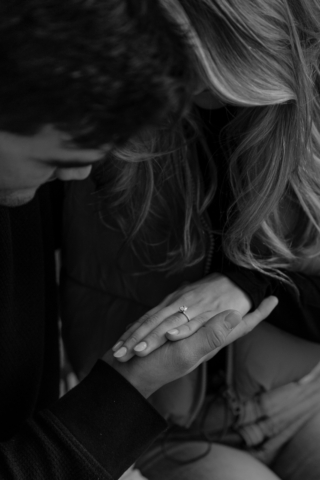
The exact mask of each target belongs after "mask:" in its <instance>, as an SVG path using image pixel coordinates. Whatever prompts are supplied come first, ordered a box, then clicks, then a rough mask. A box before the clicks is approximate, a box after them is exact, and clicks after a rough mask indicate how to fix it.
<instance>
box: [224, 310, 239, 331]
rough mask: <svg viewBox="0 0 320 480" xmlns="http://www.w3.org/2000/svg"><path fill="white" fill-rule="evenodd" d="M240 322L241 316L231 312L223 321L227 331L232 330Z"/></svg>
mask: <svg viewBox="0 0 320 480" xmlns="http://www.w3.org/2000/svg"><path fill="white" fill-rule="evenodd" d="M240 322H241V316H240V314H239V313H236V312H231V313H229V315H227V316H226V318H225V319H224V324H225V326H226V328H227V329H228V330H233V329H234V327H236V326H237V325H238V324H239V323H240Z"/></svg>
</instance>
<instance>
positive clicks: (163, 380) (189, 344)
mask: <svg viewBox="0 0 320 480" xmlns="http://www.w3.org/2000/svg"><path fill="white" fill-rule="evenodd" d="M277 303H278V300H277V299H276V298H275V297H268V298H267V299H265V300H264V301H263V302H262V303H261V305H260V306H259V308H258V309H257V310H255V311H254V312H253V313H252V314H249V315H247V316H246V321H243V320H242V317H241V315H240V313H239V312H237V311H234V310H227V311H225V312H221V313H219V314H218V315H216V316H215V317H213V318H212V319H211V320H209V321H206V322H204V323H203V324H201V325H200V324H199V325H198V328H197V330H195V331H194V332H193V334H192V335H191V336H189V337H188V338H185V339H184V340H180V341H175V342H172V341H171V342H167V343H165V344H164V345H162V346H161V347H160V348H158V349H156V350H154V351H153V352H152V353H150V354H149V355H148V356H146V357H137V356H135V357H133V358H131V359H130V360H129V361H128V362H124V363H122V362H119V361H118V360H117V359H116V358H114V356H113V354H112V351H109V352H107V353H106V354H105V355H104V357H103V358H102V359H103V360H104V361H106V362H107V363H109V364H110V365H111V366H113V367H114V368H115V369H116V370H117V371H118V372H119V373H120V374H121V375H123V376H124V377H125V378H126V379H127V380H128V381H129V382H130V383H131V384H132V385H133V386H134V387H136V388H137V390H139V392H140V393H141V394H142V395H144V396H145V397H146V398H147V397H149V396H150V395H151V394H152V393H154V392H155V391H156V390H158V389H159V388H160V387H162V386H163V385H165V384H167V383H169V382H172V381H174V380H176V379H177V378H180V377H183V376H184V375H187V374H188V373H190V372H191V371H192V370H194V369H195V368H196V367H197V366H198V365H200V363H202V362H204V361H206V360H209V359H210V358H212V357H213V356H214V355H216V354H217V353H218V352H219V351H220V350H221V348H223V347H224V346H226V345H228V344H229V343H231V342H233V341H235V340H237V339H238V338H239V337H241V336H243V335H245V334H247V333H249V332H250V331H251V330H252V329H253V328H254V327H255V326H256V325H258V323H260V322H261V321H262V320H263V319H264V318H266V317H267V316H268V315H269V314H270V313H271V311H272V310H273V309H274V308H275V306H276V305H277Z"/></svg>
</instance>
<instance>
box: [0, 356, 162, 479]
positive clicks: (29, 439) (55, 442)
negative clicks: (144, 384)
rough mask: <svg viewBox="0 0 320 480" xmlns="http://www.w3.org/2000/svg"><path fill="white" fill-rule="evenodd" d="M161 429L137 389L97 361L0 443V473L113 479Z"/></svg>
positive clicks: (3, 475) (157, 417)
mask: <svg viewBox="0 0 320 480" xmlns="http://www.w3.org/2000/svg"><path fill="white" fill-rule="evenodd" d="M165 428H166V422H165V421H164V420H163V418H162V417H161V416H160V415H159V414H158V413H157V412H156V411H155V410H154V409H153V407H152V406H151V405H150V404H149V403H148V402H147V401H146V400H145V399H144V398H143V397H142V396H141V395H140V394H139V392H138V391H137V390H136V389H135V388H134V387H132V385H131V384H130V383H129V382H127V381H126V380H125V379H124V378H123V377H122V376H121V375H120V374H118V373H117V372H116V371H115V370H114V369H112V368H111V367H109V366H108V365H107V364H105V362H103V361H101V360H99V361H98V362H97V364H96V365H95V366H94V368H93V370H92V372H91V373H90V374H89V375H88V376H87V377H86V378H85V379H84V381H83V382H81V383H80V384H79V385H78V386H77V387H75V388H74V389H73V390H71V391H70V392H69V393H68V394H67V395H65V396H64V397H62V398H61V399H60V400H59V401H58V402H57V403H56V404H54V406H52V407H51V408H49V409H46V410H44V411H42V412H41V413H39V414H37V415H36V416H35V417H34V419H32V420H30V421H28V422H26V423H25V424H24V426H23V428H22V429H20V430H19V433H17V434H16V435H14V437H13V438H11V439H10V440H8V441H4V442H2V443H1V444H0V478H3V479H9V478H10V479H17V480H18V479H19V480H25V479H30V480H31V479H32V480H44V479H46V480H58V479H59V480H72V479H74V480H93V479H97V480H98V479H99V480H103V479H116V478H118V477H119V476H121V474H122V473H123V472H124V471H125V470H127V469H128V468H129V467H130V465H132V463H134V461H135V460H137V458H138V457H139V456H140V455H141V454H142V453H143V451H144V450H145V449H146V448H147V447H148V446H149V444H150V443H151V442H152V441H153V440H154V439H155V438H156V436H157V435H158V434H160V433H161V432H162V431H163V430H164V429H165Z"/></svg>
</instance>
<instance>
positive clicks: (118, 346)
mask: <svg viewBox="0 0 320 480" xmlns="http://www.w3.org/2000/svg"><path fill="white" fill-rule="evenodd" d="M121 345H123V342H118V343H116V344H115V345H114V346H113V347H112V351H113V352H115V351H116V350H119V348H120V347H121Z"/></svg>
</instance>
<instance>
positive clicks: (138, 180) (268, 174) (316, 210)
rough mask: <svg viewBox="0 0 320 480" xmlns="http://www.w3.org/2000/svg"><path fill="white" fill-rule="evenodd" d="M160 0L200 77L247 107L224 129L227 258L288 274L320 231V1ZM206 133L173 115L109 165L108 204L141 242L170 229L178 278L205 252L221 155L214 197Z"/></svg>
mask: <svg viewBox="0 0 320 480" xmlns="http://www.w3.org/2000/svg"><path fill="white" fill-rule="evenodd" d="M161 3H162V6H163V8H164V9H165V11H166V12H167V14H168V16H170V17H171V18H172V19H174V20H175V21H176V22H177V24H178V25H179V26H180V28H181V29H182V30H183V32H184V34H185V35H186V37H187V38H188V42H189V43H190V45H191V46H192V51H193V53H194V63H195V68H196V70H197V72H198V75H199V76H200V77H201V78H202V80H203V81H204V82H205V84H206V85H207V86H208V88H209V89H210V90H211V91H212V93H213V94H214V95H215V96H216V97H218V98H219V99H220V100H222V101H223V102H225V103H228V104H230V103H231V104H233V105H236V106H237V114H236V116H235V118H234V119H233V120H232V122H231V123H230V124H229V125H228V126H227V128H226V138H227V139H228V142H227V145H228V149H229V152H228V162H229V178H230V185H231V188H232V192H233V198H234V203H233V204H232V205H231V206H230V209H229V212H228V220H227V223H226V227H225V230H224V232H223V246H224V251H225V253H226V255H227V256H228V257H229V259H231V260H232V261H233V262H235V263H236V264H238V265H242V266H245V267H248V268H256V269H258V270H260V271H264V272H267V273H270V274H272V275H281V273H280V271H279V269H288V268H289V269H290V268H293V266H294V264H295V262H296V261H297V259H299V258H302V257H304V256H306V255H307V254H308V253H310V251H312V249H313V247H315V246H316V243H317V241H318V238H319V233H320V163H319V162H320V102H319V93H320V72H319V65H320V62H319V55H320V3H319V1H318V0H308V1H305V0H162V1H161ZM199 130H200V126H199V125H198V124H197V121H196V119H195V118H194V116H193V114H192V112H190V113H189V115H188V116H187V117H186V118H184V119H183V120H181V122H180V123H175V124H174V125H173V124H172V122H170V119H169V118H168V121H167V124H166V125H163V126H162V127H161V128H159V129H158V130H157V131H153V132H148V133H147V134H145V135H144V136H143V137H142V136H140V137H139V138H136V139H134V140H133V141H132V142H131V143H130V144H128V145H127V147H126V149H122V150H121V151H120V150H118V151H117V152H115V154H114V158H115V160H117V161H114V162H110V163H109V167H107V168H110V169H112V171H113V175H111V176H110V181H111V182H110V183H109V194H108V196H107V197H106V201H107V202H108V205H109V207H110V208H117V211H118V213H117V215H118V226H120V228H121V229H122V230H123V231H124V232H125V234H126V238H127V240H128V241H130V242H133V244H134V243H135V240H137V239H139V242H140V243H141V242H142V243H144V244H145V245H148V246H150V245H151V246H152V245H153V243H152V242H153V241H152V232H153V231H155V229H156V228H158V230H159V228H160V230H159V231H161V227H159V225H161V224H162V227H163V228H162V232H163V235H162V237H161V241H163V242H164V243H166V245H167V256H166V260H165V261H163V262H162V263H161V264H158V265H157V268H162V269H165V270H168V271H170V272H171V271H174V270H175V269H181V268H183V267H185V266H188V265H191V264H193V263H196V262H198V261H199V260H200V259H201V258H203V256H204V255H205V251H204V240H203V235H202V233H201V230H202V226H201V224H200V222H199V216H200V215H201V214H202V213H203V211H204V210H205V208H206V207H207V205H208V204H209V202H210V201H211V199H212V197H213V195H214V190H215V187H216V186H215V182H214V180H215V175H214V157H210V154H209V153H208V160H209V164H210V165H211V174H212V184H211V185H212V186H211V189H210V190H209V191H208V192H207V194H206V195H203V194H202V186H201V180H200V173H199V169H198V166H197V165H194V162H192V160H190V150H192V147H191V146H190V145H191V143H192V142H191V140H192V139H194V138H195V136H197V134H198V132H199ZM192 132H193V133H192ZM204 148H205V150H206V147H204ZM119 160H120V163H119ZM121 160H122V161H121ZM128 160H129V161H128ZM141 160H147V161H141ZM109 175H110V172H109ZM289 217H290V221H288V218H289ZM146 251H148V249H146ZM149 263H150V262H149Z"/></svg>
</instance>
